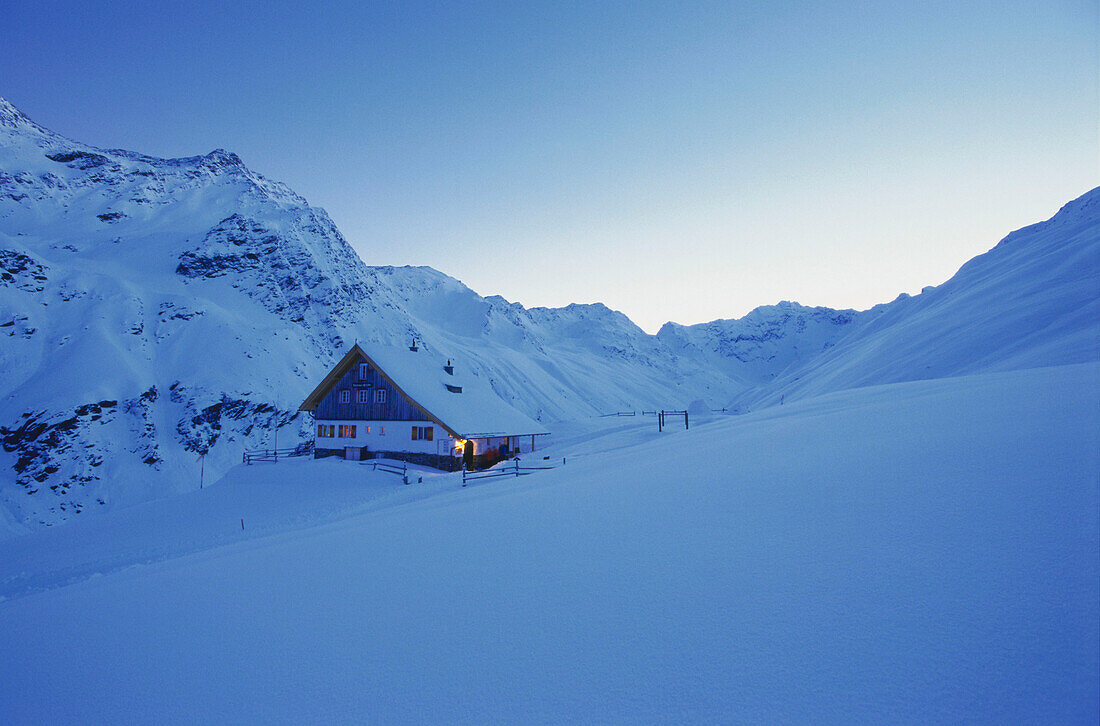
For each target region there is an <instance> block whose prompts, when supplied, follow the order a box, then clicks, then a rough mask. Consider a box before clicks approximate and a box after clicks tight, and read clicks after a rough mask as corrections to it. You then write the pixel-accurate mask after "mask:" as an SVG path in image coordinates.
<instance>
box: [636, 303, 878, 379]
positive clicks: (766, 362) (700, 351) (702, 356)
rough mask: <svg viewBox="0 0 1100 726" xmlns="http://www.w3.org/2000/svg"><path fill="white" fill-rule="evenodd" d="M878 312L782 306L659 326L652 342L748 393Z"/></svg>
mask: <svg viewBox="0 0 1100 726" xmlns="http://www.w3.org/2000/svg"><path fill="white" fill-rule="evenodd" d="M878 312H879V310H878V308H876V309H873V310H870V311H867V312H857V311H855V310H833V309H832V308H824V307H817V308H809V307H805V306H804V305H799V304H798V303H795V302H788V301H784V302H781V303H779V304H778V305H768V306H765V307H759V308H756V309H755V310H753V311H752V312H750V313H749V314H748V315H746V316H745V317H743V318H739V319H734V320H715V321H713V322H709V323H701V324H699V325H677V324H676V323H665V325H664V326H662V327H661V329H660V330H659V331H657V339H658V340H659V341H661V342H663V343H664V344H665V345H667V346H668V347H669V348H670V349H671V350H673V351H676V352H677V353H678V354H679V355H680V356H682V357H685V358H690V359H693V360H699V361H702V362H705V363H706V365H708V366H709V367H711V368H714V369H716V370H719V371H722V372H723V373H725V374H726V375H727V376H729V377H730V378H731V379H732V380H733V381H735V382H736V383H737V384H739V391H749V390H756V389H758V388H760V387H761V386H765V385H766V384H768V383H770V382H771V381H773V380H775V379H776V377H778V376H780V375H782V374H783V373H784V372H785V371H790V370H797V369H798V368H799V367H800V366H802V365H804V364H806V363H807V362H808V361H810V360H812V359H814V358H816V357H817V356H819V355H821V353H823V352H824V351H826V350H828V349H829V348H831V347H832V346H834V345H835V344H836V342H837V341H838V340H841V339H842V338H844V337H846V336H847V335H849V334H850V333H851V332H852V331H853V330H855V329H858V328H860V327H862V326H863V325H865V324H866V323H867V321H868V320H870V319H871V318H873V317H875V316H876V315H877V313H878Z"/></svg>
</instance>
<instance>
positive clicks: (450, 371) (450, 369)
mask: <svg viewBox="0 0 1100 726" xmlns="http://www.w3.org/2000/svg"><path fill="white" fill-rule="evenodd" d="M443 370H445V371H447V375H448V376H453V375H454V374H455V367H454V366H453V365H451V361H447V365H445V366H443Z"/></svg>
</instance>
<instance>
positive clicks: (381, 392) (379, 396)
mask: <svg viewBox="0 0 1100 726" xmlns="http://www.w3.org/2000/svg"><path fill="white" fill-rule="evenodd" d="M374 402H375V403H385V402H386V389H385V388H379V389H378V390H377V391H375V392H374Z"/></svg>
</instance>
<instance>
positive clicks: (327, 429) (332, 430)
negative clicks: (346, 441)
mask: <svg viewBox="0 0 1100 726" xmlns="http://www.w3.org/2000/svg"><path fill="white" fill-rule="evenodd" d="M317 435H318V436H320V437H321V438H325V439H331V438H334V437H335V436H336V426H334V425H329V424H317Z"/></svg>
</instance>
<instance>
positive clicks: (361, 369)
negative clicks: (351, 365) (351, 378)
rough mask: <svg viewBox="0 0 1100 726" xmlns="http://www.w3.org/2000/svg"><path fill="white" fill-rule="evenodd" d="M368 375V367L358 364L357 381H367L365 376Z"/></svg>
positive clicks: (364, 364)
mask: <svg viewBox="0 0 1100 726" xmlns="http://www.w3.org/2000/svg"><path fill="white" fill-rule="evenodd" d="M369 374H370V366H369V365H368V364H366V363H360V364H359V380H361V381H365V380H367V376H368V375H369Z"/></svg>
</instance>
